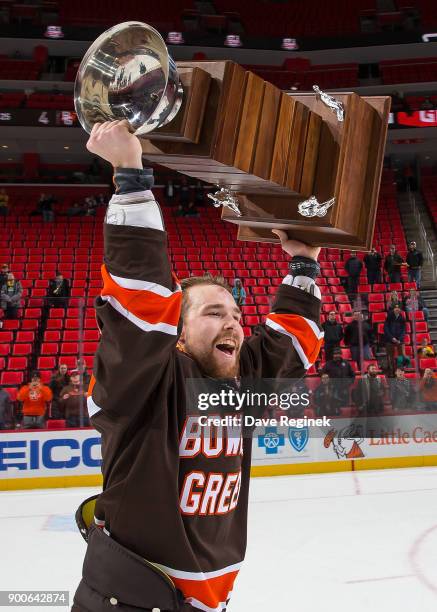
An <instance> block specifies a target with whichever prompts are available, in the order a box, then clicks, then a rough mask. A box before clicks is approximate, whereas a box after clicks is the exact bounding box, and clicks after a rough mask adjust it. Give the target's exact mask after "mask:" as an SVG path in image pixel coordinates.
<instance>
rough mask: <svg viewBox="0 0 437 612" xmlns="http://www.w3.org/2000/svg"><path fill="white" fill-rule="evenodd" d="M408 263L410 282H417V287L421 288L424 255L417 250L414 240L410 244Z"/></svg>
mask: <svg viewBox="0 0 437 612" xmlns="http://www.w3.org/2000/svg"><path fill="white" fill-rule="evenodd" d="M406 261H407V265H408V280H409V282H410V283H414V282H415V283H416V285H417V288H418V289H420V280H421V276H422V266H423V255H422V253H421V251H418V250H417V246H416V243H415V242H414V240H412V241H411V242H410V244H409V245H408V253H407V259H406Z"/></svg>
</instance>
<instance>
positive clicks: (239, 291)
mask: <svg viewBox="0 0 437 612" xmlns="http://www.w3.org/2000/svg"><path fill="white" fill-rule="evenodd" d="M232 295H233V298H234V300H235V303H236V304H237V306H244V305H245V303H246V291H245V289H244V287H243V285H242V282H241V278H236V279H235V280H234V286H233V287H232Z"/></svg>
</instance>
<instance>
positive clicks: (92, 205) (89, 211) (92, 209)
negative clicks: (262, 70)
mask: <svg viewBox="0 0 437 612" xmlns="http://www.w3.org/2000/svg"><path fill="white" fill-rule="evenodd" d="M96 209H97V200H96V199H95V198H94V197H89V198H85V206H84V210H85V215H86V216H88V217H95V216H96Z"/></svg>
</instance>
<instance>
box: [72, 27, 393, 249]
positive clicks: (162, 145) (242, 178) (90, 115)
mask: <svg viewBox="0 0 437 612" xmlns="http://www.w3.org/2000/svg"><path fill="white" fill-rule="evenodd" d="M313 90H314V91H313V92H312V93H300V92H298V93H297V92H294V93H293V94H292V95H288V94H287V93H286V92H284V91H281V90H280V89H278V88H277V87H275V86H274V85H272V84H270V83H267V82H266V81H264V80H263V79H261V78H260V77H258V76H257V75H255V74H254V73H252V72H250V71H248V70H245V69H244V68H242V67H241V66H239V65H238V64H235V63H234V62H232V61H208V60H206V61H197V62H196V61H191V62H178V63H177V64H175V63H174V62H173V60H172V59H171V58H170V56H169V55H168V52H167V48H166V46H165V43H164V41H163V39H162V37H161V36H160V34H159V33H158V32H157V31H156V30H154V29H153V28H152V27H150V26H148V25H146V24H144V23H140V22H127V23H122V24H119V25H117V26H115V27H113V28H110V29H109V30H107V31H106V32H104V33H103V34H102V35H101V36H100V37H99V38H98V39H97V40H96V41H95V42H94V43H93V45H91V47H90V49H89V50H88V52H87V53H86V55H85V57H84V59H83V61H82V63H81V66H80V68H79V71H78V76H77V79H76V84H75V105H76V111H77V114H78V118H79V120H80V122H81V124H82V126H83V127H84V129H85V130H87V131H88V132H89V131H91V128H92V125H93V124H94V123H95V122H97V121H108V120H114V119H127V120H128V121H129V123H130V125H131V128H132V131H133V132H134V133H135V134H136V135H137V136H139V137H140V138H147V139H148V140H149V141H150V142H151V143H152V144H153V145H154V146H152V147H151V146H150V143H149V142H144V147H143V149H144V157H145V158H146V159H148V160H149V161H151V162H155V163H158V164H161V165H163V166H166V167H168V168H171V169H173V170H176V171H177V172H180V173H182V174H185V175H187V176H191V177H194V178H197V179H200V180H202V181H205V182H207V183H210V184H212V185H217V191H216V193H214V194H211V195H210V196H209V197H210V198H211V199H212V202H213V203H214V205H215V206H222V207H223V208H222V219H224V220H225V221H229V222H231V223H235V224H237V225H238V235H237V237H238V239H240V240H249V241H256V242H278V241H279V240H278V238H277V237H276V236H275V235H274V234H272V232H271V230H272V229H274V228H276V229H283V230H285V231H287V233H288V235H289V237H290V238H296V239H298V240H301V241H302V242H306V243H307V244H310V245H314V246H317V245H318V246H325V247H339V248H349V249H359V250H370V247H371V243H372V237H373V229H374V225H375V216H376V209H377V204H378V193H379V186H380V181H381V172H382V165H383V157H384V147H385V140H386V134H387V126H388V117H389V111H390V97H389V96H372V97H367V96H365V97H360V96H358V95H357V94H355V93H344V92H341V93H335V95H329V94H327V93H326V92H323V91H321V90H320V89H319V87H317V85H315V86H314V87H313Z"/></svg>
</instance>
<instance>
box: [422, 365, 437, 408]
mask: <svg viewBox="0 0 437 612" xmlns="http://www.w3.org/2000/svg"><path fill="white" fill-rule="evenodd" d="M419 391H420V399H421V400H422V407H423V409H424V410H430V411H431V410H432V411H437V377H436V375H435V374H434V372H433V371H432V369H431V368H426V370H425V371H424V373H423V378H422V380H421V381H420V383H419Z"/></svg>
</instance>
